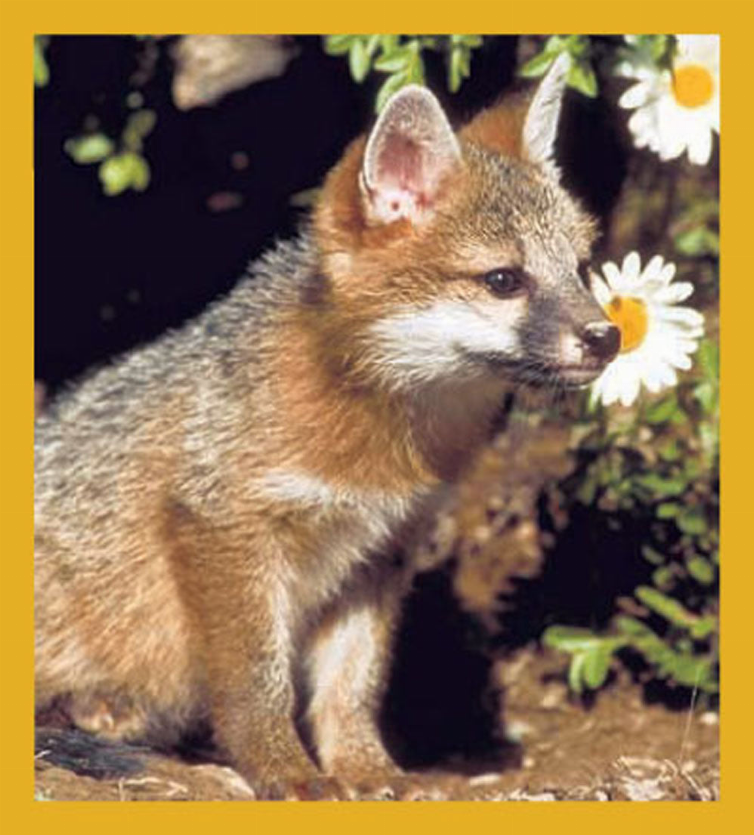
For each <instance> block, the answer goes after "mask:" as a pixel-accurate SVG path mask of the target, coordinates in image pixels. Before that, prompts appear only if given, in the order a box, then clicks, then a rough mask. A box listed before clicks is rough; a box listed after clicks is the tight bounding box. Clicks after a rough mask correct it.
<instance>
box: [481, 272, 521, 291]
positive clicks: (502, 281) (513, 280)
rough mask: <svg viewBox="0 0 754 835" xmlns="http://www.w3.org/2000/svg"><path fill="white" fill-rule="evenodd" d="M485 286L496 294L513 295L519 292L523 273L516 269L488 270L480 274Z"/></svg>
mask: <svg viewBox="0 0 754 835" xmlns="http://www.w3.org/2000/svg"><path fill="white" fill-rule="evenodd" d="M482 280H483V281H484V283H485V284H486V285H487V288H488V289H489V290H490V291H491V292H492V293H494V294H495V295H496V296H500V297H503V298H504V297H506V296H514V295H516V294H517V293H519V292H520V291H521V290H522V289H523V288H524V285H525V282H526V280H525V278H524V274H523V273H522V272H521V270H516V269H503V268H501V269H497V270H490V271H489V272H488V273H485V274H484V275H483V276H482Z"/></svg>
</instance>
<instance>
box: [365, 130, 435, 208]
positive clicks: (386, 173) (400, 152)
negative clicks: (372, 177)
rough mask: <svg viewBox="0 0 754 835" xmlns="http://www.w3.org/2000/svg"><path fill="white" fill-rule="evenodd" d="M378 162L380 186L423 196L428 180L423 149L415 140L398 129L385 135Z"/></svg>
mask: <svg viewBox="0 0 754 835" xmlns="http://www.w3.org/2000/svg"><path fill="white" fill-rule="evenodd" d="M380 150H381V153H380V155H379V159H378V162H377V172H378V173H377V180H378V183H379V186H380V187H382V188H387V189H391V190H392V189H397V190H399V191H404V192H409V193H410V194H413V195H416V196H417V197H419V196H421V195H422V194H423V193H424V192H425V191H426V188H427V186H428V185H429V183H427V182H426V177H425V170H424V160H423V156H422V152H421V149H420V148H419V146H418V145H417V144H416V142H414V141H413V140H411V139H409V137H407V136H403V135H401V134H400V133H398V132H397V131H393V132H392V133H391V134H389V135H388V136H386V137H385V139H384V144H383V146H382V148H381V149H380Z"/></svg>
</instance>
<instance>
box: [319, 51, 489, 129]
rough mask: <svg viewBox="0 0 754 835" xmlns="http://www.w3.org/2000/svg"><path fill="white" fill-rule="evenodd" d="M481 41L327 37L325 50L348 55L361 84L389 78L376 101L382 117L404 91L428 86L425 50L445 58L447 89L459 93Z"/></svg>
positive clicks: (356, 79)
mask: <svg viewBox="0 0 754 835" xmlns="http://www.w3.org/2000/svg"><path fill="white" fill-rule="evenodd" d="M482 40H483V39H482V37H481V36H480V35H438V36H433V35H421V36H405V35H326V36H325V39H324V49H325V52H326V53H327V54H328V55H347V56H348V66H349V68H350V71H351V77H352V78H353V79H354V81H356V82H358V83H359V84H361V83H362V82H363V81H364V80H365V79H366V78H367V76H368V75H369V74H370V72H378V73H384V74H386V75H387V78H386V79H385V81H384V82H383V83H382V86H381V87H380V89H379V91H378V93H377V97H376V99H375V110H376V111H377V112H378V113H379V111H380V110H382V108H383V106H384V105H385V103H386V102H387V100H388V99H389V98H390V97H391V96H392V95H393V93H395V92H397V91H398V90H400V89H401V87H404V86H405V85H407V84H424V83H425V69H424V58H423V52H424V51H425V50H434V51H438V52H441V53H442V54H443V55H444V56H445V62H446V66H447V74H448V89H449V90H450V92H451V93H455V92H457V91H458V90H459V89H460V87H461V84H462V83H463V80H464V79H465V78H468V77H469V75H470V74H471V56H472V53H473V51H474V50H475V49H477V48H478V47H480V46H481V45H482Z"/></svg>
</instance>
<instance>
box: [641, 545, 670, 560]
mask: <svg viewBox="0 0 754 835" xmlns="http://www.w3.org/2000/svg"><path fill="white" fill-rule="evenodd" d="M641 555H642V556H643V557H644V559H645V560H646V561H647V562H649V563H652V565H663V564H664V563H665V561H666V560H665V557H664V556H663V555H662V554H661V553H660V552H659V551H656V550H655V549H654V548H652V547H651V546H650V545H642V547H641Z"/></svg>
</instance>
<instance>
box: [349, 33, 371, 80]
mask: <svg viewBox="0 0 754 835" xmlns="http://www.w3.org/2000/svg"><path fill="white" fill-rule="evenodd" d="M370 65H371V58H370V56H369V53H368V52H367V48H366V44H365V43H364V41H362V40H358V41H354V42H353V45H352V46H351V51H350V52H349V53H348V67H349V69H350V70H351V77H352V78H353V80H354V81H355V82H356V83H357V84H361V82H362V81H363V80H364V79H365V78H366V77H367V75H368V74H369V67H370Z"/></svg>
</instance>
